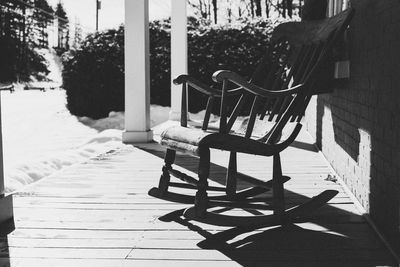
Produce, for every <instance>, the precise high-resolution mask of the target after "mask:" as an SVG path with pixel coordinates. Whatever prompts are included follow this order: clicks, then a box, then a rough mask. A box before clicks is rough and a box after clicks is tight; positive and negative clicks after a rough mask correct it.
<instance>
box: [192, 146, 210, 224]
mask: <svg viewBox="0 0 400 267" xmlns="http://www.w3.org/2000/svg"><path fill="white" fill-rule="evenodd" d="M199 154H200V162H199V169H198V177H199V182H198V184H197V193H196V196H195V201H194V206H195V212H196V216H198V217H204V215H205V214H206V210H207V207H208V198H207V187H208V181H207V179H208V176H209V174H210V149H209V148H200V153H199Z"/></svg>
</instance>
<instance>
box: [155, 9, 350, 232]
mask: <svg viewBox="0 0 400 267" xmlns="http://www.w3.org/2000/svg"><path fill="white" fill-rule="evenodd" d="M353 13H354V11H353V10H352V9H349V10H346V11H344V12H342V13H340V14H338V15H336V16H334V17H332V18H329V19H325V20H322V21H314V22H290V23H285V24H282V25H280V26H278V27H277V28H276V30H275V31H274V33H273V37H272V41H273V44H274V45H272V46H270V49H269V52H268V53H267V55H266V56H265V57H264V58H263V59H262V60H261V63H260V64H259V65H258V67H257V69H256V71H255V73H254V75H253V77H252V79H251V81H250V82H249V81H247V80H245V79H244V78H242V77H241V76H239V75H238V74H236V73H234V72H231V71H225V70H221V71H217V72H216V73H214V75H213V80H214V81H215V82H218V83H222V90H217V89H213V88H210V87H208V86H206V85H204V84H202V83H201V82H199V81H197V80H195V79H193V78H192V77H190V76H188V75H181V76H179V77H178V78H176V79H175V81H174V82H175V83H176V84H182V117H181V125H180V126H174V127H170V128H168V129H166V130H165V131H164V132H163V133H162V135H161V144H162V145H163V146H165V147H166V148H167V151H166V155H165V165H164V166H163V168H162V175H161V177H160V180H159V185H158V187H155V188H152V189H151V190H150V191H149V195H151V196H154V197H157V198H161V199H165V200H169V201H174V202H180V203H186V204H193V206H192V207H190V208H188V209H186V211H185V212H184V213H183V215H184V216H185V217H186V218H188V219H192V220H196V221H200V222H204V223H208V224H213V225H220V226H260V225H268V224H280V223H284V222H288V221H291V220H294V219H297V218H299V217H302V216H304V215H306V214H307V213H309V212H311V211H313V210H315V209H317V208H319V207H321V206H322V205H324V204H325V203H326V202H328V201H329V200H330V199H332V198H333V197H334V196H335V195H336V194H337V191H333V190H326V191H324V192H322V193H321V194H319V195H318V196H316V197H314V198H312V199H310V200H309V201H308V202H306V203H304V204H302V205H299V206H297V207H295V208H292V209H289V210H286V209H285V200H284V187H283V184H284V183H285V182H286V181H287V180H288V179H289V178H288V177H286V176H283V175H282V169H281V160H280V152H281V151H283V150H285V149H286V148H287V147H288V146H289V145H290V144H291V143H292V142H293V141H294V140H295V139H296V137H297V135H298V133H299V132H300V129H301V127H302V125H301V123H300V120H301V118H302V117H303V115H304V112H305V109H306V107H307V105H308V103H309V101H310V98H311V96H312V95H313V94H315V93H316V92H318V90H317V89H318V87H319V86H321V77H323V74H324V73H325V70H326V69H325V67H326V66H327V65H328V64H327V63H329V62H328V59H329V58H330V55H331V52H332V48H333V46H334V44H335V42H336V41H337V40H338V39H339V38H340V37H341V36H342V34H343V32H344V30H345V29H346V28H347V26H348V24H349V22H350V20H351V18H352V16H353ZM330 63H332V62H330ZM231 84H234V85H236V86H238V88H236V89H229V88H230V87H229V85H231ZM188 85H189V86H190V87H192V88H194V89H196V90H198V91H200V92H202V93H204V94H206V95H207V96H208V103H207V107H206V113H205V117H204V121H203V124H202V128H201V129H198V128H193V127H188V126H187V111H186V106H187V105H186V88H187V86H188ZM238 94H240V95H241V96H240V98H239V100H238V102H237V103H236V106H235V108H234V109H233V111H232V112H231V113H230V114H229V115H228V113H229V112H228V107H227V99H228V97H230V96H232V95H236V96H237V95H238ZM216 98H221V106H220V122H219V129H218V130H216V131H215V130H209V129H208V128H209V127H208V124H209V120H210V115H211V109H212V106H213V104H214V102H215V99H216ZM249 98H251V99H252V101H253V102H252V107H251V112H250V116H249V119H248V123H247V127H246V130H245V132H244V134H239V133H236V132H233V131H232V127H233V125H234V123H235V121H236V119H237V117H238V115H239V114H240V112H241V110H242V108H243V104H244V103H245V101H246V99H249ZM258 114H259V115H260V116H259V117H257V115H258ZM256 120H259V121H260V120H268V121H272V122H273V126H272V128H271V129H270V130H269V131H268V132H266V133H265V134H264V135H263V136H259V137H254V136H252V134H253V128H254V125H255V123H256ZM289 122H294V123H293V124H294V125H295V126H294V129H293V131H292V132H291V134H289V137H288V138H287V139H286V140H284V141H280V140H279V139H280V138H281V135H282V130H283V129H284V127H285V126H286V125H287V124H289ZM211 148H213V149H221V150H225V151H229V152H230V158H229V163H228V169H227V176H226V186H225V187H216V186H209V185H208V178H209V169H210V149H211ZM176 151H180V152H184V153H188V154H191V155H195V156H198V157H199V158H200V159H199V166H198V178H197V179H196V178H193V177H190V176H188V175H186V174H184V173H182V172H180V171H178V170H175V169H173V168H172V165H173V163H174V160H175V154H176ZM237 153H247V154H255V155H260V156H267V157H273V178H272V180H271V181H268V182H265V181H261V180H258V179H256V178H253V177H248V176H247V178H245V179H246V182H250V183H251V184H253V185H254V186H253V187H251V188H249V189H245V190H242V191H237V189H236V185H237V178H238V175H237ZM171 175H172V176H174V177H176V178H179V179H180V180H183V181H184V182H185V183H177V182H171ZM171 187H178V188H185V189H193V190H196V193H195V194H193V195H184V194H179V193H174V192H171V191H170V190H169V189H170V188H171ZM271 189H272V193H273V197H272V203H270V204H267V203H266V201H267V199H266V198H263V197H257V196H258V195H260V194H262V193H264V192H266V191H268V190H271ZM208 191H219V192H222V195H218V196H215V195H213V196H208V193H207V192H208ZM214 207H221V208H228V209H234V208H240V209H255V210H272V211H273V213H272V214H269V215H254V216H232V215H226V214H223V213H217V212H212V211H210V210H209V209H210V208H214Z"/></svg>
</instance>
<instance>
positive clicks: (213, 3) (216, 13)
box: [212, 0, 218, 24]
mask: <svg viewBox="0 0 400 267" xmlns="http://www.w3.org/2000/svg"><path fill="white" fill-rule="evenodd" d="M212 5H213V11H214V23H215V24H217V19H218V7H217V0H212Z"/></svg>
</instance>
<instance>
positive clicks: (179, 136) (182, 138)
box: [160, 126, 271, 156]
mask: <svg viewBox="0 0 400 267" xmlns="http://www.w3.org/2000/svg"><path fill="white" fill-rule="evenodd" d="M160 144H161V145H163V146H165V147H167V148H170V149H173V150H176V151H180V152H183V153H187V154H192V155H195V156H199V149H200V148H201V147H207V148H216V149H221V150H228V151H231V150H235V151H236V152H241V153H247V154H256V155H270V154H271V151H270V149H269V147H270V145H267V144H265V143H263V142H260V141H257V140H254V139H249V138H245V137H244V136H243V135H240V133H239V134H235V133H229V134H226V133H218V132H216V131H212V130H208V131H203V130H202V129H198V128H192V127H190V128H189V127H182V126H173V127H169V128H168V129H166V130H165V131H164V132H163V133H162V134H161V140H160Z"/></svg>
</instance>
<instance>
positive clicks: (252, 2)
mask: <svg viewBox="0 0 400 267" xmlns="http://www.w3.org/2000/svg"><path fill="white" fill-rule="evenodd" d="M250 10H251V17H252V18H254V0H250Z"/></svg>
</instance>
